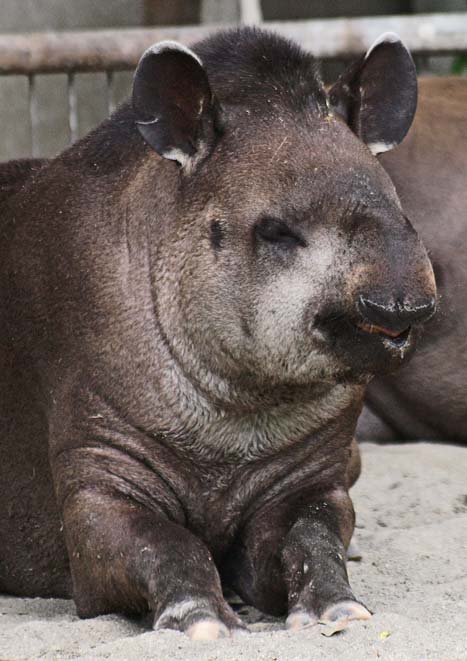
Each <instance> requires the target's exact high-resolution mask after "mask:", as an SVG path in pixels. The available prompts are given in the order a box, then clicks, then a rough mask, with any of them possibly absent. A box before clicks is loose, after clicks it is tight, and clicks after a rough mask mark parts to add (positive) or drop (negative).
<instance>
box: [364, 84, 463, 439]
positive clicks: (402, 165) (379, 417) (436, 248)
mask: <svg viewBox="0 0 467 661" xmlns="http://www.w3.org/2000/svg"><path fill="white" fill-rule="evenodd" d="M419 90H420V94H419V103H418V110H417V113H416V116H415V121H414V124H413V126H412V128H411V129H410V131H409V133H408V135H407V137H406V138H405V140H404V141H403V142H402V144H401V145H400V146H399V147H397V148H396V149H394V150H393V151H390V152H389V151H388V152H387V153H385V154H382V155H381V157H380V161H381V163H382V165H383V166H384V167H385V169H386V170H387V171H388V172H389V174H390V176H391V179H392V180H393V182H394V183H395V185H396V189H397V192H398V194H399V196H400V199H401V201H402V206H403V208H404V210H405V212H406V213H407V215H408V217H409V218H410V219H411V221H413V223H414V226H415V228H416V229H417V230H418V231H419V232H420V235H421V237H422V239H423V242H424V244H425V245H426V247H427V249H428V250H429V254H430V258H431V260H432V264H433V268H434V272H435V276H436V282H437V285H438V291H439V297H438V300H439V303H438V310H437V314H436V315H435V316H434V317H433V320H432V321H430V323H429V324H427V325H426V327H425V329H424V332H423V336H422V337H421V338H420V341H419V344H418V346H417V351H416V353H415V355H414V357H413V360H412V361H410V362H409V363H408V364H407V365H406V366H404V367H403V368H402V369H401V371H400V372H397V374H393V375H388V376H384V377H381V378H376V379H375V380H374V381H373V382H372V383H371V384H370V387H369V389H368V391H367V395H366V404H365V408H364V412H363V415H362V417H361V418H360V421H359V426H358V436H359V438H362V439H370V440H378V441H401V440H416V439H426V440H434V441H451V442H457V443H463V444H465V443H467V307H466V305H465V296H466V294H467V259H466V255H465V253H466V249H467V79H466V78H465V77H460V76H458V77H455V78H454V77H453V78H449V77H443V78H422V79H420V86H419Z"/></svg>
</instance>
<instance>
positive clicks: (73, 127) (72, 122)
mask: <svg viewBox="0 0 467 661" xmlns="http://www.w3.org/2000/svg"><path fill="white" fill-rule="evenodd" d="M67 87H68V123H69V127H70V143H73V142H75V141H76V140H77V139H78V95H77V93H76V79H75V74H74V73H69V74H68V77H67Z"/></svg>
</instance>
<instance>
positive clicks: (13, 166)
mask: <svg viewBox="0 0 467 661" xmlns="http://www.w3.org/2000/svg"><path fill="white" fill-rule="evenodd" d="M47 162H48V161H47V159H42V158H24V159H17V160H13V161H6V162H5V163H0V205H1V204H3V203H4V202H5V201H6V200H7V199H8V198H10V197H11V196H12V195H14V194H15V193H18V192H21V191H22V190H23V189H24V187H25V186H26V184H28V183H29V182H30V180H31V179H33V178H34V177H35V176H36V175H37V174H38V173H39V172H40V171H41V170H42V169H43V167H44V166H45V165H46V163H47Z"/></svg>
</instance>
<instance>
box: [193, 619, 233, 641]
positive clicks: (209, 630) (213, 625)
mask: <svg viewBox="0 0 467 661" xmlns="http://www.w3.org/2000/svg"><path fill="white" fill-rule="evenodd" d="M186 633H187V635H188V636H189V637H190V638H191V640H217V639H218V638H227V637H228V636H229V635H230V631H229V630H228V629H227V627H226V626H225V624H222V622H221V621H220V620H199V621H198V622H195V623H194V624H192V625H191V626H190V627H188V629H187V630H186Z"/></svg>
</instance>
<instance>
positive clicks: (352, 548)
mask: <svg viewBox="0 0 467 661" xmlns="http://www.w3.org/2000/svg"><path fill="white" fill-rule="evenodd" d="M361 559H362V552H361V551H360V547H359V546H358V544H357V542H356V541H355V536H353V537H352V539H351V541H350V544H349V547H348V549H347V560H355V561H359V560H361Z"/></svg>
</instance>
